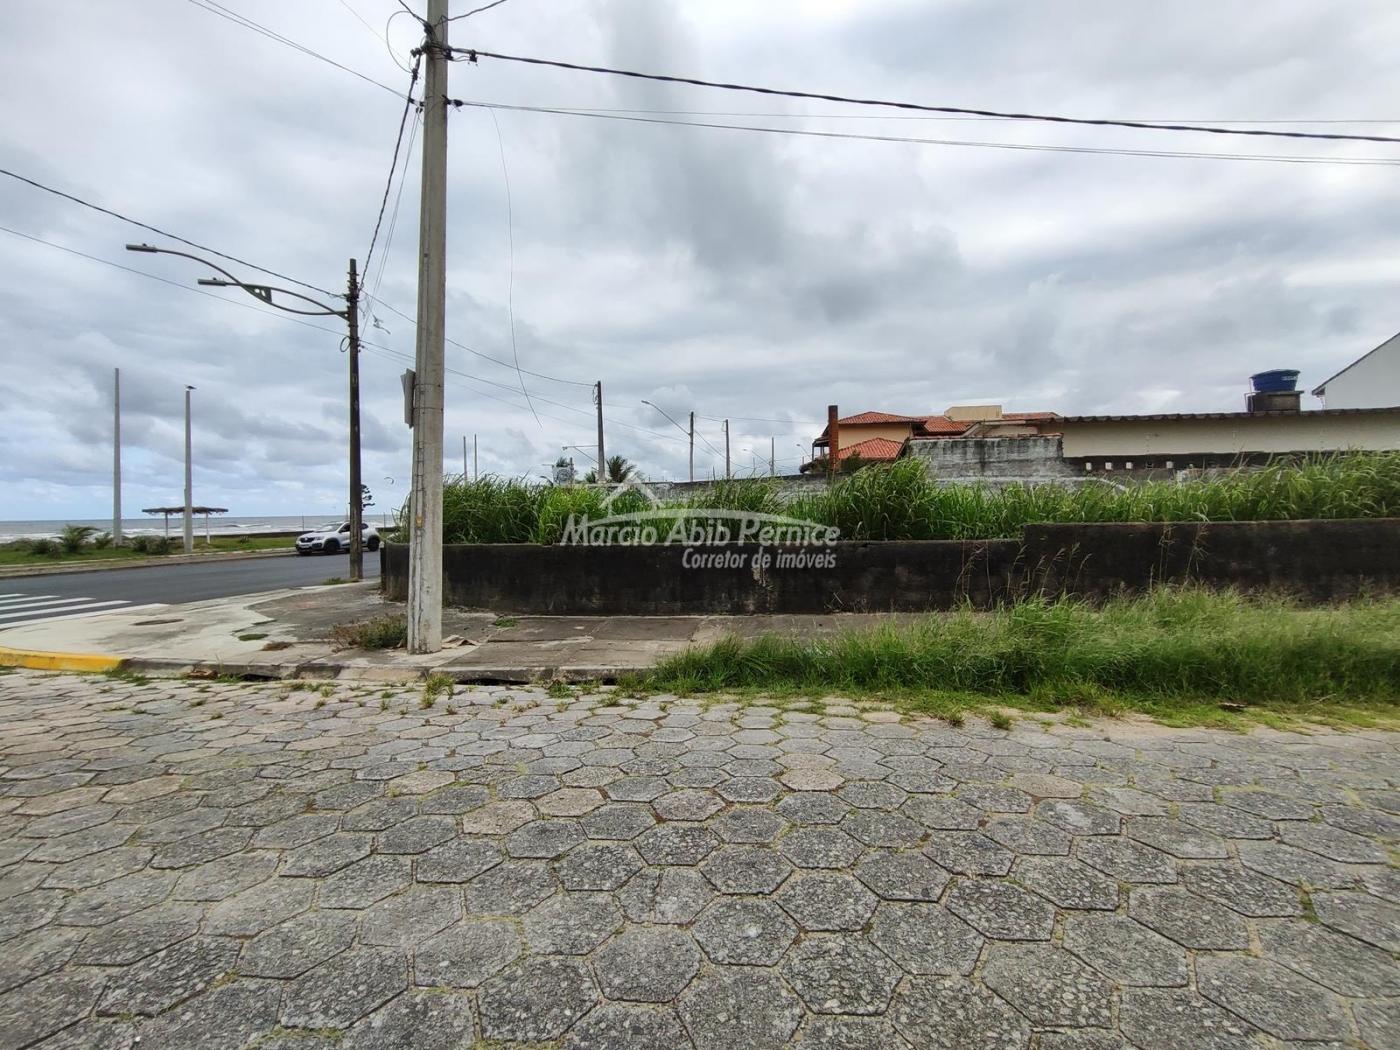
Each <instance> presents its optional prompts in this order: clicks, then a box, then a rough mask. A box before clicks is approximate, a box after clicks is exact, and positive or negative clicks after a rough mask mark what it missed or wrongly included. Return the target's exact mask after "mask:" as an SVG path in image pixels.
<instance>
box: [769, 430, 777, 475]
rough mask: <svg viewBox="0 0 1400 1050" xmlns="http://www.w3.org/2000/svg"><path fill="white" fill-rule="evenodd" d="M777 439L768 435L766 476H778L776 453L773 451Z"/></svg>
mask: <svg viewBox="0 0 1400 1050" xmlns="http://www.w3.org/2000/svg"><path fill="white" fill-rule="evenodd" d="M776 441H777V439H776V438H774V437H773V436H772V435H769V437H768V476H769V477H770V478H774V477H777V476H778V470H777V465H778V464H777V454H776V453H775V452H774V451H773V450H774V448H775V447H776Z"/></svg>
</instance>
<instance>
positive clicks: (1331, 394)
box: [1313, 334, 1400, 409]
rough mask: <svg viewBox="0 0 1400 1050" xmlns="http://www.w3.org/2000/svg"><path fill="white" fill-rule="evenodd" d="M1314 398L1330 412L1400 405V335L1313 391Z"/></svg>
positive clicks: (1359, 358)
mask: <svg viewBox="0 0 1400 1050" xmlns="http://www.w3.org/2000/svg"><path fill="white" fill-rule="evenodd" d="M1313 394H1314V395H1316V396H1317V397H1320V398H1322V403H1323V405H1324V406H1326V407H1327V408H1329V409H1330V408H1393V407H1394V406H1396V405H1400V334H1396V335H1393V336H1391V337H1390V338H1389V339H1387V340H1386V341H1385V342H1383V343H1382V344H1381V345H1380V346H1378V347H1376V348H1375V349H1374V350H1372V351H1371V352H1370V353H1367V354H1363V355H1362V356H1361V357H1358V358H1357V359H1356V360H1355V361H1353V362H1352V363H1351V364H1349V365H1347V366H1346V367H1345V368H1343V369H1342V370H1341V371H1340V372H1338V373H1337V374H1336V375H1334V376H1332V378H1330V379H1326V380H1324V381H1323V382H1322V383H1320V384H1318V385H1317V386H1315V387H1313Z"/></svg>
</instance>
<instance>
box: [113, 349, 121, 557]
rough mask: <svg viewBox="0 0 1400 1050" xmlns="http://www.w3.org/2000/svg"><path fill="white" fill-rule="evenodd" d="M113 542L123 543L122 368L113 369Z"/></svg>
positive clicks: (116, 543) (115, 544)
mask: <svg viewBox="0 0 1400 1050" xmlns="http://www.w3.org/2000/svg"><path fill="white" fill-rule="evenodd" d="M112 543H113V545H114V546H117V547H120V546H121V545H122V370H121V369H120V368H114V369H112Z"/></svg>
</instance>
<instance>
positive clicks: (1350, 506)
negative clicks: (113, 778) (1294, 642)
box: [443, 452, 1400, 543]
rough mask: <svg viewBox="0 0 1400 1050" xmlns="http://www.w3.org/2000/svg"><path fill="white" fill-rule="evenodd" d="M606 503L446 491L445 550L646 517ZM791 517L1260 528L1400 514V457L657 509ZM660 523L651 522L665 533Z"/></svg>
mask: <svg viewBox="0 0 1400 1050" xmlns="http://www.w3.org/2000/svg"><path fill="white" fill-rule="evenodd" d="M604 499H605V493H604V492H603V490H601V489H595V488H585V487H577V488H563V487H556V486H551V485H535V484H530V483H527V482H522V481H516V480H506V479H501V478H494V477H487V478H482V479H480V480H478V481H466V480H457V481H452V482H449V483H448V484H447V485H446V486H445V487H444V490H443V541H444V542H446V543H557V542H558V541H559V539H560V537H561V536H562V534H563V529H564V526H565V524H566V523H567V522H568V519H569V515H570V514H575V515H579V516H582V515H587V516H588V517H589V518H591V519H593V520H597V519H598V518H599V517H602V516H603V515H604V514H605V513H611V514H620V513H628V512H634V511H639V510H645V509H648V507H649V504H648V503H647V501H646V500H645V498H644V497H642V496H641V495H640V494H638V493H635V492H628V493H625V494H623V495H621V496H619V497H618V498H617V499H615V500H613V502H612V503H611V505H610V506H609V507H608V508H607V510H606V511H605V510H604V507H603V501H604ZM706 508H714V509H724V510H741V511H749V512H760V513H769V514H788V515H791V516H793V517H797V518H803V519H805V520H808V521H814V522H817V523H819V524H822V525H834V526H836V527H837V528H839V529H840V530H841V536H842V538H844V539H848V540H895V539H910V540H935V539H1000V538H1011V537H1015V536H1018V535H1019V534H1020V532H1021V529H1022V527H1023V526H1025V525H1027V524H1030V523H1032V522H1093V521H1260V520H1270V519H1273V520H1279V519H1298V518H1366V517H1389V516H1400V453H1395V452H1357V453H1347V454H1344V455H1337V456H1316V457H1311V458H1308V459H1304V460H1301V461H1284V460H1280V461H1277V462H1275V463H1272V464H1270V465H1269V466H1266V467H1264V468H1262V469H1259V470H1252V471H1241V472H1237V473H1230V474H1224V475H1221V476H1220V477H1215V478H1211V479H1208V480H1192V481H1182V482H1174V481H1159V482H1146V483H1142V484H1130V485H1126V486H1122V487H1119V486H1115V485H1111V484H1108V483H1105V482H1098V481H1086V482H1082V483H1079V484H1076V485H1072V486H1071V485H1049V484H1041V485H1013V486H1008V487H1005V488H989V487H986V486H982V485H976V484H951V485H940V484H937V483H935V482H933V481H932V480H930V479H929V478H928V476H927V475H926V474H925V473H924V470H923V467H922V466H921V465H920V464H919V463H918V462H917V461H915V460H899V461H897V462H895V463H892V464H888V465H882V466H872V467H867V468H865V469H864V470H861V471H858V472H857V473H855V474H853V475H851V476H849V477H844V478H841V479H840V480H838V481H837V482H836V483H835V484H834V485H832V487H830V488H828V489H825V490H823V491H821V492H818V493H813V494H808V495H803V496H799V497H795V498H792V499H788V500H785V499H784V498H783V495H782V492H781V490H780V489H779V487H778V486H776V485H775V484H773V483H772V482H769V481H766V480H762V479H759V480H734V481H720V482H716V483H715V484H713V485H710V486H706V487H705V488H704V489H700V490H696V491H694V492H693V493H691V494H689V495H688V496H686V497H685V498H683V499H678V500H670V501H667V502H666V503H665V504H664V508H663V509H667V510H676V511H682V510H684V511H690V512H693V511H696V510H703V509H706ZM668 524H669V522H668V521H662V522H660V523H659V528H660V529H661V530H663V531H664V529H665V528H666V527H667V526H668Z"/></svg>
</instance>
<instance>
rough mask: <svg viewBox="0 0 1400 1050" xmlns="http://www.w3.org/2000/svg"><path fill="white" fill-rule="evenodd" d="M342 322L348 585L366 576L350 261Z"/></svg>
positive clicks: (354, 279) (356, 326)
mask: <svg viewBox="0 0 1400 1050" xmlns="http://www.w3.org/2000/svg"><path fill="white" fill-rule="evenodd" d="M345 322H346V324H347V325H348V326H349V329H350V344H349V351H350V582H351V583H355V582H357V581H359V580H362V579H364V576H365V542H364V541H365V538H364V534H363V531H362V527H361V523H362V522H363V521H364V520H365V491H364V485H363V484H362V483H361V480H360V275H359V273H358V272H357V271H356V269H355V260H354V259H351V260H350V284H349V287H348V289H347V291H346V295H345Z"/></svg>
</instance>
